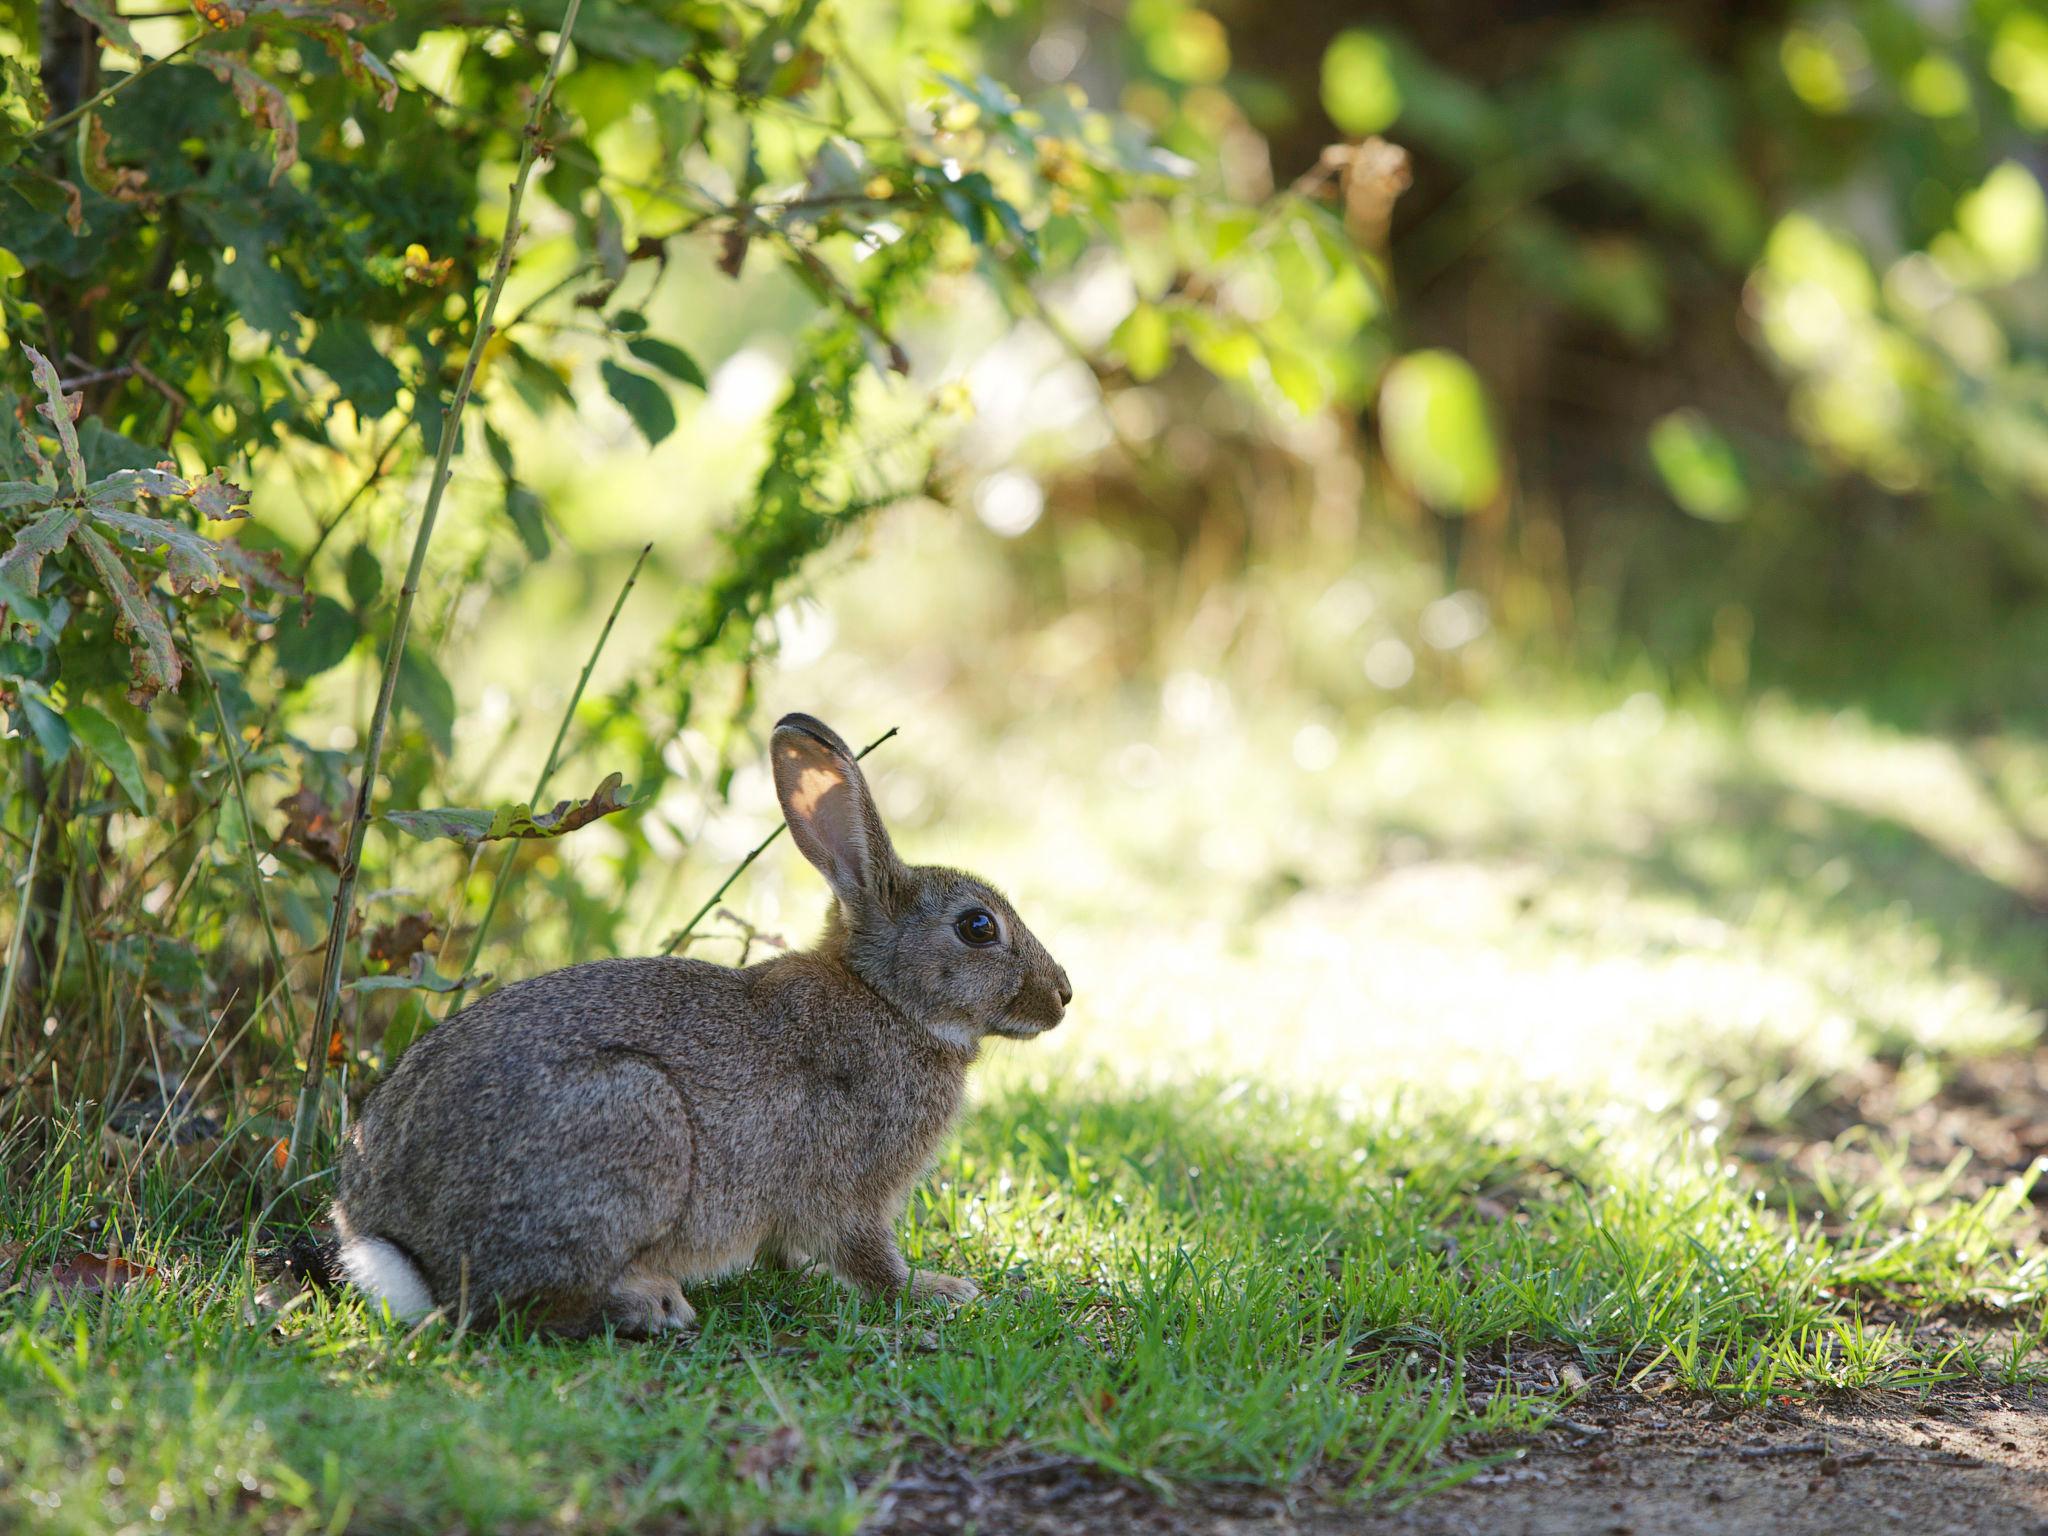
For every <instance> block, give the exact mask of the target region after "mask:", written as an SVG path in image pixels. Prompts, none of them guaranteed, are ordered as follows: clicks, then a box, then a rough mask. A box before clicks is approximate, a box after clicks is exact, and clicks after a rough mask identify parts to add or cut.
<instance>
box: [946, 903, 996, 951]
mask: <svg viewBox="0 0 2048 1536" xmlns="http://www.w3.org/2000/svg"><path fill="white" fill-rule="evenodd" d="M953 931H954V932H955V933H957V934H959V935H960V941H961V942H962V943H963V944H972V945H974V946H975V947H976V948H977V949H981V948H985V947H987V946H988V945H990V944H993V943H995V941H996V940H997V939H999V938H1001V937H1002V932H1001V930H1000V929H998V928H997V927H996V920H995V919H994V918H993V917H990V916H989V915H988V913H986V912H984V911H983V910H982V909H981V908H980V907H974V908H972V909H970V910H968V911H966V912H963V913H961V914H960V916H959V918H958V919H957V920H956V921H955V922H954V924H953Z"/></svg>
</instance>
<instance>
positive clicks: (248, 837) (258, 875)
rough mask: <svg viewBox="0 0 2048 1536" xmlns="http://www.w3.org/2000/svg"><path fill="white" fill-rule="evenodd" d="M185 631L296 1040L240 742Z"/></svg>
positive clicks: (295, 1013) (289, 1033) (295, 1011)
mask: <svg viewBox="0 0 2048 1536" xmlns="http://www.w3.org/2000/svg"><path fill="white" fill-rule="evenodd" d="M179 627H180V628H182V629H183V630H184V631H185V648H186V649H187V650H189V651H190V652H191V653H192V665H193V666H195V667H197V668H198V669H199V679H200V681H201V682H203V683H205V684H206V697H207V699H208V700H209V701H210V702H211V703H212V705H213V720H214V724H215V725H216V726H218V727H219V729H220V747H221V750H222V751H223V752H225V753H226V754H227V758H228V771H229V772H230V773H231V774H232V775H233V776H234V786H235V803H236V804H237V805H239V806H240V807H241V809H242V852H243V854H244V855H246V860H245V862H246V863H247V864H248V867H249V894H250V895H251V896H253V897H255V898H256V919H257V921H258V922H260V923H261V924H262V925H263V940H264V942H265V943H266V944H268V945H269V946H270V964H271V967H272V968H273V969H274V970H275V971H276V972H277V984H278V993H279V995H280V996H281V997H282V998H283V999H284V1016H285V1023H286V1034H285V1039H287V1040H296V1039H298V1038H299V1008H298V1004H296V1003H294V1002H293V1001H292V988H291V972H290V971H289V970H288V969H287V968H286V966H285V963H284V953H283V951H282V950H280V949H279V948H278V944H277V926H276V925H275V924H274V923H272V922H271V920H270V897H269V895H268V894H267V893H266V892H265V891H264V889H263V863H262V860H261V859H259V858H258V857H257V854H256V816H255V813H254V812H253V811H252V810H250V808H249V788H248V786H247V785H246V784H244V783H243V782H242V754H241V751H240V746H241V743H240V739H239V738H238V737H237V736H236V735H235V733H234V731H233V730H232V729H230V728H229V726H228V715H227V711H226V710H225V709H223V708H222V707H221V702H220V689H218V688H216V687H215V686H214V684H213V672H212V670H211V669H210V668H209V667H208V666H207V665H206V658H205V657H204V656H202V655H201V654H200V652H199V642H198V641H197V640H196V639H194V638H193V635H192V626H191V625H190V624H187V623H184V622H183V621H182V620H181V621H180V626H179ZM319 1050H320V1054H321V1055H323V1056H324V1055H326V1054H327V1051H326V1047H325V1045H324V1044H320V1045H319Z"/></svg>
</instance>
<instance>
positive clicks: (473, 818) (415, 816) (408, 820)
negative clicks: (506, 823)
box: [379, 805, 494, 843]
mask: <svg viewBox="0 0 2048 1536" xmlns="http://www.w3.org/2000/svg"><path fill="white" fill-rule="evenodd" d="M493 814H494V813H493V812H491V811H490V810H488V809H482V808H478V807H473V806H454V805H448V806H441V807H439V808H438V809H435V810H429V811H385V812H383V813H381V815H380V816H379V820H382V821H388V822H390V823H391V825H393V826H394V827H396V828H398V829H399V831H401V832H406V833H410V834H411V835H412V836H414V837H418V838H435V837H448V838H453V839H454V840H455V841H456V842H458V843H480V842H482V841H483V840H484V839H485V838H486V837H488V836H489V835H490V831H491V818H492V816H493Z"/></svg>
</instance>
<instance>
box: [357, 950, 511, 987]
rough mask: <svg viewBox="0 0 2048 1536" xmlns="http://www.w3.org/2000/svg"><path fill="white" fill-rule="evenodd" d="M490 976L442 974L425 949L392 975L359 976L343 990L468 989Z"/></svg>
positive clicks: (482, 974) (482, 973)
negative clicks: (459, 976)
mask: <svg viewBox="0 0 2048 1536" xmlns="http://www.w3.org/2000/svg"><path fill="white" fill-rule="evenodd" d="M490 979H491V976H490V972H488V971H479V972H477V973H475V974H474V975H470V976H464V977H461V978H459V979H458V978H454V977H448V976H443V975H442V974H441V973H440V972H439V971H437V970H435V969H434V964H433V962H432V961H431V960H429V959H428V958H427V957H426V954H425V953H424V952H422V953H420V954H416V955H414V956H413V957H412V961H411V963H410V964H409V965H408V966H407V967H406V969H405V970H403V971H395V972H393V973H392V974H391V975H389V976H359V977H357V978H356V979H355V980H354V981H352V982H350V983H349V984H348V985H347V986H345V987H343V988H342V990H343V991H344V992H466V991H468V990H469V989H470V988H471V987H480V986H482V985H483V984H484V983H485V982H487V981H489V980H490Z"/></svg>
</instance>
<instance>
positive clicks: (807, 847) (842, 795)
mask: <svg viewBox="0 0 2048 1536" xmlns="http://www.w3.org/2000/svg"><path fill="white" fill-rule="evenodd" d="M769 752H770V757H771V761H772V764H773V767H774V775H775V787H776V793H777V795H778V796H779V798H780V799H781V802H782V808H783V814H784V817H785V818H786V820H787V821H788V824H789V829H790V832H791V833H792V835H793V836H794V838H795V840H796V843H797V846H798V847H799V848H800V849H801V850H802V851H803V853H804V855H805V856H806V857H807V858H808V859H809V860H810V861H811V863H812V864H814V865H816V866H817V868H818V870H819V871H820V872H821V873H822V874H823V875H824V876H825V878H826V880H827V882H828V883H829V884H830V885H831V887H832V890H833V894H834V896H835V897H836V900H835V902H834V909H833V913H832V916H831V918H830V920H829V922H828V924H827V927H826V930H825V934H824V937H823V938H822V939H821V940H820V942H819V943H818V945H817V946H816V948H814V949H812V950H811V951H809V952H808V953H802V954H788V955H782V956H778V957H776V958H774V959H771V960H767V961H764V962H763V963H761V964H759V965H754V966H748V967H746V968H745V969H738V970H736V969H732V968H729V967H725V966H718V965H712V964H707V963H705V962H703V961H699V960H675V959H662V958H653V959H634V960H600V961H597V962H595V963H593V964H589V965H579V966H573V967H571V968H569V969H567V970H562V971H556V972H553V973H552V974H550V975H546V976H540V977H537V978H535V979H534V980H531V981H527V982H522V983H520V984H518V985H516V986H511V987H507V988H505V989H504V990H503V991H500V992H497V993H495V994H493V995H492V996H490V997H487V998H485V999H483V1000H482V1001H481V1002H479V1003H477V1004H475V1005H474V1006H473V1007H470V1008H468V1009H465V1010H464V1011H463V1012H462V1013H460V1014H458V1015H457V1016H456V1017H454V1018H452V1019H450V1020H449V1021H448V1022H447V1023H445V1024H443V1025H441V1026H440V1027H439V1028H438V1029H435V1030H434V1031H433V1032H432V1033H430V1034H428V1035H425V1036H423V1037H422V1038H421V1039H420V1040H419V1041H418V1042H417V1043H415V1044H414V1045H413V1046H412V1048H411V1049H410V1050H408V1051H407V1052H406V1053H405V1055H404V1056H403V1057H402V1058H401V1059H400V1061H399V1063H398V1065H397V1067H396V1068H395V1069H394V1070H393V1071H392V1073H391V1075H390V1077H389V1078H387V1079H386V1080H385V1081H384V1082H383V1083H382V1084H381V1085H380V1086H379V1087H378V1088H377V1090H376V1091H375V1092H374V1093H372V1094H371V1095H370V1097H369V1100H368V1102H367V1103H366V1104H365V1105H364V1108H363V1113H362V1116H361V1117H360V1118H359V1119H358V1120H357V1122H356V1124H355V1125H354V1127H353V1128H352V1129H351V1130H350V1132H349V1135H348V1138H347V1141H346V1143H345V1144H344V1146H343V1148H342V1154H341V1166H340V1170H339V1187H338V1192H337V1198H336V1202H335V1212H334V1214H335V1224H336V1228H337V1231H338V1232H339V1234H340V1237H341V1260H342V1267H343V1268H344V1270H346V1272H347V1273H348V1275H349V1277H350V1279H351V1280H353V1281H354V1282H355V1283H356V1285H357V1286H358V1287H359V1288H361V1289H362V1290H364V1291H365V1292H367V1293H368V1294H370V1295H371V1296H372V1297H374V1298H381V1299H383V1300H384V1301H385V1302H386V1304H387V1305H389V1306H390V1307H391V1308H392V1310H393V1311H394V1312H395V1313H398V1314H400V1315H403V1316H418V1315H424V1313H426V1312H427V1311H428V1310H430V1309H431V1307H432V1306H433V1305H436V1304H438V1305H440V1306H442V1307H445V1308H448V1309H450V1310H451V1311H452V1310H456V1309H458V1308H470V1307H482V1308H484V1309H486V1310H487V1311H523V1312H525V1313H526V1314H527V1315H529V1316H531V1317H532V1318H533V1319H534V1320H535V1321H537V1322H538V1323H539V1324H540V1325H542V1326H543V1327H546V1328H548V1329H550V1330H552V1331H555V1332H560V1333H570V1334H575V1333H587V1332H591V1331H596V1330H600V1329H602V1328H605V1327H607V1326H610V1327H612V1328H615V1329H617V1330H618V1331H620V1332H623V1333H631V1334H642V1335H645V1334H651V1333H654V1332H657V1331H660V1330H663V1329H671V1328H682V1327H687V1326H689V1325H690V1324H691V1323H692V1322H693V1321H694V1318H695V1314H694V1313H693V1312H692V1310H691V1308H690V1305H689V1303H688V1302H687V1301H685V1300H684V1298H683V1294H682V1287H683V1286H684V1285H686V1284H688V1283H690V1282H693V1281H697V1280H701V1279H705V1278H707V1277H709V1276H712V1275H717V1274H723V1273H726V1272H729V1271H731V1270H735V1269H739V1268H742V1267H744V1266H745V1265H747V1264H749V1263H751V1262H753V1261H755V1260H756V1259H761V1260H764V1261H767V1262H771V1263H777V1264H782V1265H803V1264H808V1263H812V1262H816V1263H818V1264H821V1265H823V1266H825V1267H826V1268H828V1269H829V1270H830V1271H831V1272H832V1273H833V1274H835V1275H837V1276H838V1277H839V1278H840V1279H841V1280H843V1281H845V1282H847V1283H848V1284H850V1285H852V1286H854V1287H856V1288H858V1289H859V1290H861V1291H863V1292H865V1293H869V1294H876V1293H885V1292H890V1291H896V1290H900V1289H902V1288H903V1287H905V1286H909V1287H910V1288H911V1289H912V1290H913V1292H915V1293H916V1294H920V1295H938V1296H943V1297H947V1298H950V1299H954V1300H965V1299H969V1298H971V1297H972V1296H974V1295H975V1294H976V1289H975V1286H974V1284H973V1282H971V1281H969V1280H965V1279H960V1278H956V1277H954V1276H950V1275H940V1274H935V1273H931V1272H919V1273H918V1274H917V1275H916V1276H915V1277H913V1276H912V1274H911V1271H910V1269H909V1266H908V1265H907V1264H906V1263H905V1262H904V1259H903V1256H902V1254H901V1253H900V1252H899V1251H898V1250H897V1247H896V1240H895V1237H894V1235H893V1233H892V1231H891V1228H892V1226H893V1224H894V1222H895V1220H896V1218H897V1217H898V1216H900V1215H901V1214H902V1210H903V1207H904V1204H905V1202H906V1200H907V1199H908V1198H909V1194H910V1190H911V1187H912V1186H913V1184H914V1183H915V1182H916V1180H917V1179H918V1177H919V1176H920V1175H921V1174H922V1173H923V1171H924V1169H925V1168H926V1166H927V1165H928V1164H929V1162H930V1160H931V1158H932V1156H933V1155H934V1153H935V1152H936V1151H937V1150H938V1146H939V1143H940V1141H941V1139H942V1138H943V1137H944V1136H945V1134H946V1131H947V1129H948V1128H949V1127H950V1126H951V1124H952V1122H953V1118H954V1116H955V1114H956V1113H957V1111H958V1110H959V1107H960V1100H961V1092H962V1086H963V1081H964V1078H965V1074H966V1071H967V1067H968V1065H969V1063H971V1062H972V1061H973V1060H974V1058H975V1055H976V1053H977V1052H978V1050H979V1049H980V1043H981V1038H982V1037H983V1036H984V1035H988V1034H998V1035H1006V1036H1010V1037H1013V1038H1024V1037H1029V1036H1031V1035H1035V1034H1039V1033H1041V1032H1042V1031H1044V1030H1047V1029H1050V1028H1051V1027H1052V1026H1053V1025H1055V1024H1057V1023H1058V1022H1059V1021H1060V1017H1061V1015H1062V1013H1063V1012H1064V1010H1065V1007H1066V1004H1067V1002H1068V1000H1069V998H1070V997H1071V992H1070V989H1069V987H1068V983H1067V976H1066V972H1064V971H1063V970H1061V969H1060V967H1059V966H1058V965H1057V964H1056V963H1055V962H1054V961H1053V958H1052V956H1051V955H1049V954H1047V953H1046V951H1045V948H1044V946H1043V945H1041V944H1040V943H1039V942H1038V940H1037V939H1036V938H1034V937H1033V936H1032V934H1031V932H1030V931H1029V930H1028V929H1027V928H1026V927H1025V926H1024V924H1023V922H1022V921H1021V920H1019V918H1018V917H1017V914H1016V913H1015V912H1014V911H1013V910H1012V909H1011V907H1010V905H1009V903H1008V902H1006V901H1005V900H1004V899H1003V898H1002V896H1001V895H999V894H998V893H997V892H996V891H994V890H993V889H991V888H990V887H989V886H987V885H985V884H983V883H982V882H981V881H979V880H976V879H975V878H973V877H972V876H970V875H964V874H961V873H959V872H958V871H956V870H951V869H940V868H913V867H911V866H909V865H906V864H904V863H903V862H902V861H901V860H900V859H898V858H897V856H896V853H895V850H894V848H893V847H892V846H891V844H890V841H889V835H888V833H887V831H885V830H884V828H883V826H882V821H881V817H880V816H879V814H878V813H877V812H876V810H875V804H874V799H873V797H872V796H871V795H870V793H869V791H868V787H867V783H866V781H865V779H864V778H863V777H862V775H861V771H860V768H859V766H858V765H857V763H856V762H855V760H854V756H853V754H852V753H851V752H850V751H848V750H847V747H846V743H845V742H843V741H842V740H840V738H839V737H838V736H837V735H836V734H834V733H833V732H832V730H831V729H830V728H828V727H827V726H825V725H824V724H822V723H821V722H819V721H817V720H814V719H812V718H811V717H810V716H808V715H788V716H785V717H784V718H783V719H782V720H781V721H780V722H779V723H778V724H777V726H776V728H775V732H774V735H773V737H772V738H771V740H770V743H769ZM976 911H979V912H981V913H984V914H986V915H987V917H988V918H989V919H991V920H992V921H993V924H994V929H993V933H994V942H987V943H982V944H976V943H973V942H971V941H970V934H971V936H972V937H973V938H981V939H987V938H988V937H989V936H990V934H991V930H990V929H989V928H988V927H987V926H985V925H984V924H983V923H982V922H981V921H980V919H977V918H975V917H973V916H972V914H973V913H975V912H976ZM963 925H965V926H966V927H967V928H968V930H969V933H963V932H962V931H961V929H962V926H963Z"/></svg>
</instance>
